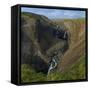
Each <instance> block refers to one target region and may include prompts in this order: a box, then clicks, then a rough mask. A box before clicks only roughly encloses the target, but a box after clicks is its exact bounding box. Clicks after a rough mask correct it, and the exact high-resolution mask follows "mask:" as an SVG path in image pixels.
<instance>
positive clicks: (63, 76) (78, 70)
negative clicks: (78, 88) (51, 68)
mask: <svg viewBox="0 0 90 90" xmlns="http://www.w3.org/2000/svg"><path fill="white" fill-rule="evenodd" d="M76 79H85V57H81V58H80V60H78V62H77V63H76V64H75V65H73V66H72V67H71V68H70V69H69V70H68V71H66V72H54V73H52V74H50V75H48V76H46V75H44V74H42V73H37V72H35V70H33V69H32V68H31V67H30V66H29V65H25V64H23V65H22V66H21V80H22V82H39V81H51V80H76Z"/></svg>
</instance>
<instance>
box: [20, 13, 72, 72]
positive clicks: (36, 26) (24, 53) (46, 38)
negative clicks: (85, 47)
mask: <svg viewBox="0 0 90 90" xmlns="http://www.w3.org/2000/svg"><path fill="white" fill-rule="evenodd" d="M69 40H70V36H69V32H68V31H67V28H66V27H65V26H64V24H63V26H62V25H61V26H57V25H56V24H55V23H53V22H52V21H51V20H49V19H48V18H47V17H45V16H43V15H37V14H33V13H26V12H23V13H22V14H21V64H29V65H30V66H31V67H33V68H34V69H35V70H36V71H37V72H43V73H47V72H48V68H49V62H50V60H51V56H52V55H53V54H54V53H56V52H57V51H58V50H61V51H62V54H64V53H65V52H66V51H67V49H68V48H69ZM57 56H58V57H59V53H58V55H57Z"/></svg>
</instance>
